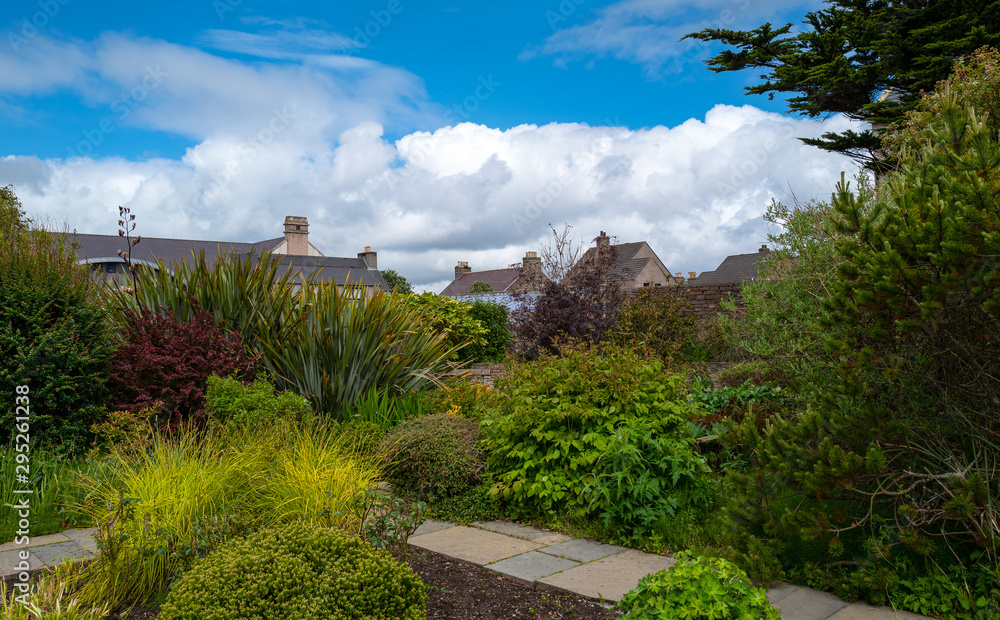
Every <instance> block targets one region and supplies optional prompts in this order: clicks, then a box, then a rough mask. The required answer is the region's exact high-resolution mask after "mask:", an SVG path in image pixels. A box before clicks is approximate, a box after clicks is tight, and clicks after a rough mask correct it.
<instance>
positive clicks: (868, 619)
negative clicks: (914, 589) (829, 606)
mask: <svg viewBox="0 0 1000 620" xmlns="http://www.w3.org/2000/svg"><path fill="white" fill-rule="evenodd" d="M926 617H927V616H921V615H920V614H915V613H913V612H910V611H896V610H895V609H893V608H891V607H872V606H871V605H868V604H867V603H861V602H857V603H851V604H850V605H848V606H847V607H844V608H842V609H841V610H840V611H838V612H836V613H835V614H833V615H832V616H830V618H829V620H923V619H924V618H926Z"/></svg>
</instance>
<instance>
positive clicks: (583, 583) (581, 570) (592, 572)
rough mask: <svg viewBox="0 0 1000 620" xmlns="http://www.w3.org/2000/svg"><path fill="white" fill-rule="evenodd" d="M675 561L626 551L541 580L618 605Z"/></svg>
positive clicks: (555, 587)
mask: <svg viewBox="0 0 1000 620" xmlns="http://www.w3.org/2000/svg"><path fill="white" fill-rule="evenodd" d="M674 562H675V560H673V559H672V558H667V557H664V556H662V555H653V554H651V553H643V552H642V551H636V550H634V549H626V550H625V551H622V552H620V553H616V554H614V555H609V556H607V557H604V558H601V559H600V560H596V561H594V562H588V563H587V564H581V565H580V566H577V567H576V568H571V569H569V570H567V571H563V572H561V573H556V574H555V575H549V576H548V577H543V578H541V579H539V580H538V584H539V585H541V586H545V587H548V588H552V589H554V590H562V591H563V592H570V593H572V594H580V595H582V596H586V597H587V598H592V599H598V600H600V599H603V600H605V601H611V602H617V601H618V600H620V599H621V597H622V596H624V595H625V593H626V592H628V591H629V590H631V589H633V588H635V586H636V585H638V584H639V580H640V579H642V578H643V577H645V576H646V575H648V574H650V573H655V572H657V571H661V570H664V569H666V568H670V567H671V566H673V565H674Z"/></svg>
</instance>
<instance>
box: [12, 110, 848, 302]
mask: <svg viewBox="0 0 1000 620" xmlns="http://www.w3.org/2000/svg"><path fill="white" fill-rule="evenodd" d="M296 122H297V119H296V118H287V119H283V118H282V117H281V115H280V114H278V115H273V114H272V117H271V119H270V120H269V121H267V122H265V123H263V125H262V126H263V127H264V129H262V130H260V131H258V132H257V133H255V134H252V135H250V136H249V137H248V136H246V135H243V134H240V133H239V132H216V133H214V134H212V135H210V136H209V137H207V138H205V139H204V140H202V141H201V142H200V143H198V144H197V146H195V147H193V148H191V149H189V150H188V151H187V153H186V154H185V156H184V157H183V158H182V159H181V160H166V159H155V160H151V161H143V162H135V161H126V160H123V159H100V160H94V159H89V158H83V159H80V160H74V161H73V162H66V161H62V160H52V161H42V160H39V159H37V158H34V157H15V156H8V157H6V158H3V159H0V182H4V183H6V182H12V183H14V184H15V188H16V191H17V193H18V195H19V196H20V198H21V199H22V202H23V203H24V205H25V207H26V208H27V209H28V210H29V211H30V212H36V213H39V214H41V215H42V217H43V219H47V220H48V221H50V222H52V223H55V224H57V225H61V224H62V222H63V221H65V222H67V223H68V225H69V226H70V227H71V228H75V229H77V230H79V231H80V232H89V233H105V234H115V230H116V221H117V213H118V211H117V207H118V205H120V204H121V205H128V206H130V207H131V208H132V211H133V213H135V214H136V216H137V218H136V221H137V223H138V224H139V228H138V229H137V232H139V233H140V234H142V235H145V236H150V237H180V238H200V239H219V240H240V241H256V240H262V239H267V238H273V237H277V236H280V235H281V222H282V221H283V219H284V216H286V215H302V216H307V217H308V218H309V221H310V224H311V226H310V233H311V240H312V241H313V243H314V244H315V245H317V246H318V247H319V248H320V249H321V250H323V251H324V253H326V254H327V255H329V256H353V255H354V254H355V253H356V252H358V251H360V250H361V249H362V247H363V246H365V245H371V246H372V248H373V249H375V250H376V251H378V252H379V254H380V256H379V264H380V266H381V267H383V268H393V269H396V270H397V271H399V272H400V273H402V274H403V275H405V276H407V277H408V278H409V279H410V280H411V282H414V283H416V284H417V285H418V287H426V288H428V289H429V290H434V291H440V290H441V289H442V288H444V286H445V285H446V284H447V282H448V281H450V279H451V277H452V273H453V271H452V270H453V267H454V265H455V262H456V261H458V260H466V261H469V263H470V265H471V266H472V267H473V269H476V270H478V269H489V268H497V267H505V266H507V265H508V264H509V263H513V262H517V261H519V260H520V258H521V257H522V256H523V255H524V252H525V250H530V249H537V248H538V246H539V244H540V243H541V242H543V241H544V240H545V239H546V236H547V234H548V224H549V223H552V224H554V225H556V226H557V227H560V226H561V224H562V223H563V222H568V223H570V224H572V225H573V226H574V227H575V230H574V232H575V233H577V234H578V235H579V236H580V237H582V238H583V239H585V240H586V241H587V242H588V243H589V240H590V239H592V238H593V237H594V236H596V235H597V234H598V232H599V231H600V230H605V231H607V232H608V233H609V234H612V235H617V236H618V238H619V240H620V241H622V242H626V241H639V240H646V241H649V242H650V244H651V245H652V246H653V248H654V250H656V252H657V253H658V254H659V256H660V258H661V259H662V260H663V261H664V262H665V263H666V264H667V266H668V267H669V268H671V269H673V270H675V271H684V272H686V271H688V270H697V271H704V270H707V269H713V268H714V267H716V266H717V265H718V263H719V262H720V261H721V260H722V259H723V258H724V257H725V256H726V255H728V254H735V253H743V252H752V251H755V250H756V249H757V247H759V245H760V244H761V242H763V241H764V240H765V238H766V229H765V224H764V222H763V220H762V219H761V214H762V213H763V212H764V210H765V208H766V206H767V205H768V204H769V203H770V201H771V200H772V198H775V197H776V198H778V199H780V200H789V199H791V196H792V193H794V195H795V196H796V197H797V198H799V199H808V198H810V197H814V196H815V197H819V198H826V197H827V196H828V195H829V193H830V192H831V191H832V189H833V186H834V184H835V182H836V181H837V180H838V178H839V174H840V171H842V170H848V171H849V172H850V171H852V170H853V169H854V166H853V165H852V164H851V162H850V161H849V160H847V159H845V158H843V157H840V156H837V155H832V154H829V153H823V152H821V151H818V150H817V149H815V148H812V147H807V146H805V145H803V144H802V143H801V142H799V141H798V140H797V139H796V137H797V136H800V137H801V136H816V135H819V134H821V133H823V132H825V131H838V130H843V129H844V128H845V127H846V123H847V121H844V120H842V119H839V118H834V119H831V120H829V121H826V122H817V121H809V120H801V119H792V118H788V117H784V116H781V115H778V114H772V113H766V112H763V111H761V110H759V109H757V108H754V107H752V106H742V107H733V106H724V105H719V106H716V107H715V108H713V109H712V110H711V111H709V112H708V113H707V115H706V116H705V119H704V120H698V119H691V120H688V121H687V122H685V123H683V124H681V125H678V126H676V127H672V128H670V127H663V126H657V127H652V128H648V129H641V130H629V129H626V128H621V127H590V126H588V125H584V124H575V123H562V124H556V123H553V124H549V125H544V126H540V127H539V126H535V125H521V126H518V127H513V128H511V129H508V130H506V131H501V130H498V129H494V128H489V127H485V126H482V125H473V124H469V123H463V124H460V125H457V126H453V127H451V126H449V127H443V128H441V129H438V130H436V131H434V132H432V133H430V132H416V133H411V134H409V135H407V136H405V137H403V138H401V139H399V140H397V141H396V142H395V143H390V142H388V141H386V140H385V138H384V137H383V134H382V126H381V125H380V124H378V123H377V122H374V121H371V120H368V121H365V122H361V123H358V124H357V125H355V126H353V127H351V128H349V129H347V130H344V131H343V132H342V133H341V134H340V135H339V139H336V140H324V139H319V138H317V137H316V136H313V135H309V134H308V132H301V131H295V130H294V129H293V128H294V127H295V123H296ZM70 164H73V165H70Z"/></svg>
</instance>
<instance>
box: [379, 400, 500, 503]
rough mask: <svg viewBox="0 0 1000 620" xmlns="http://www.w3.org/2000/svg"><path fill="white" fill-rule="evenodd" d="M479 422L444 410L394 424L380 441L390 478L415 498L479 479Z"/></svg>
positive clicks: (439, 495) (434, 495)
mask: <svg viewBox="0 0 1000 620" xmlns="http://www.w3.org/2000/svg"><path fill="white" fill-rule="evenodd" d="M478 431H479V425H478V424H476V423H475V422H473V421H472V420H467V419H465V418H461V417H458V416H454V415H448V414H446V413H439V414H435V415H428V416H423V417H420V418H415V419H413V420H409V421H408V422H405V423H403V424H401V425H400V426H398V427H396V429H395V430H394V431H393V432H391V433H389V435H388V436H387V437H386V438H385V441H383V443H382V446H383V448H382V450H383V454H384V459H385V464H386V472H387V477H388V480H389V482H391V483H392V484H393V486H395V487H396V488H397V489H399V490H400V491H402V492H405V493H408V494H412V495H413V496H415V497H417V498H427V499H435V498H442V497H448V496H450V495H455V494H457V493H460V492H462V491H464V490H467V489H468V488H469V487H472V486H475V485H477V484H479V482H480V481H481V480H482V473H483V463H482V460H481V457H480V454H479V451H478V450H477V449H476V436H477V434H478Z"/></svg>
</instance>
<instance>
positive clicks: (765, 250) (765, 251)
mask: <svg viewBox="0 0 1000 620" xmlns="http://www.w3.org/2000/svg"><path fill="white" fill-rule="evenodd" d="M757 251H758V252H760V253H761V254H767V253H768V252H770V251H771V250H769V249H767V246H766V245H762V246H760V249H759V250H757Z"/></svg>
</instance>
